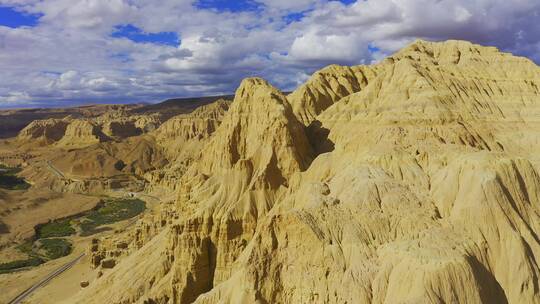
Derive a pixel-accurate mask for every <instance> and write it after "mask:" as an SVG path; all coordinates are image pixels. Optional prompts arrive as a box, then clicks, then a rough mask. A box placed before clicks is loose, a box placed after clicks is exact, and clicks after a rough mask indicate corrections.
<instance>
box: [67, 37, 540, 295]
mask: <svg viewBox="0 0 540 304" xmlns="http://www.w3.org/2000/svg"><path fill="white" fill-rule="evenodd" d="M361 75H363V77H361ZM539 88H540V68H539V67H538V66H537V65H535V64H534V63H533V62H531V61H530V60H527V59H525V58H520V57H515V56H512V55H510V54H505V53H501V52H499V51H498V50H497V49H495V48H492V47H482V46H479V45H475V44H471V43H468V42H464V41H447V42H440V43H432V42H426V41H420V40H419V41H416V42H414V43H413V44H411V45H410V46H408V47H406V48H404V49H403V50H401V51H400V52H398V53H397V54H395V55H393V56H391V57H389V58H387V59H386V60H384V61H382V62H381V63H379V64H377V65H376V66H370V67H353V68H344V67H331V68H329V69H326V70H323V71H322V72H321V73H319V74H316V75H315V76H314V77H313V78H312V80H310V81H308V83H307V84H305V85H304V86H302V87H301V88H299V89H298V90H297V91H295V92H294V93H292V94H291V95H289V97H288V98H289V100H287V98H286V97H285V96H283V94H282V93H280V92H279V91H278V90H276V89H275V88H273V87H271V86H270V85H269V84H268V83H267V82H265V81H264V80H262V79H258V78H250V79H246V80H244V81H243V82H242V84H241V86H240V87H239V88H238V90H237V92H236V97H235V100H234V102H233V103H232V104H231V105H230V109H229V110H228V111H227V112H226V113H225V114H224V115H223V118H222V119H221V123H220V124H219V126H218V127H217V128H216V130H215V132H213V133H212V134H208V133H207V132H205V130H206V129H205V128H201V129H190V130H199V131H195V133H197V132H201V134H203V135H202V136H208V137H207V140H204V141H203V142H204V147H203V148H201V151H200V153H199V154H198V155H196V156H193V161H192V162H191V163H190V165H189V166H188V168H187V169H186V170H185V172H184V173H183V174H182V175H181V177H180V178H179V180H178V187H177V189H178V190H177V193H178V198H177V200H176V202H175V203H174V204H167V205H165V204H164V205H163V206H162V211H161V214H159V215H157V216H155V217H152V218H148V219H147V220H145V222H144V223H141V224H140V225H141V226H140V228H139V230H137V231H138V232H137V233H136V234H135V236H134V238H133V240H132V242H133V244H136V246H132V245H130V246H129V248H134V247H135V248H138V249H137V250H134V251H133V252H132V253H131V254H129V255H128V256H127V257H125V258H122V259H120V260H118V264H117V265H116V266H115V267H114V268H113V269H110V270H109V271H108V272H107V273H105V274H104V275H103V277H101V278H99V279H98V280H96V281H95V282H93V283H92V284H91V285H90V286H89V287H87V288H85V289H84V290H81V292H80V293H79V294H78V295H76V296H75V297H74V298H71V299H68V300H66V303H388V304H390V303H392V304H393V303H490V304H491V303H537V304H538V303H540V282H539V277H540V267H539V266H540V264H539V262H538V261H540V240H539V239H540V175H539V174H538V172H539V171H538V170H539V164H540V162H539V157H538V153H537V151H539V149H540V139H539V138H540V123H539V122H538V118H539V117H540V107H539V106H540V89H539ZM289 102H290V103H289ZM171 124H173V123H172V122H171ZM178 126H184V123H178ZM306 126H309V127H306ZM173 133H174V132H173ZM306 133H307V135H306ZM180 134H184V131H180ZM186 134H191V133H186ZM190 136H192V135H190ZM308 139H309V140H308ZM168 153H170V151H169V152H168Z"/></svg>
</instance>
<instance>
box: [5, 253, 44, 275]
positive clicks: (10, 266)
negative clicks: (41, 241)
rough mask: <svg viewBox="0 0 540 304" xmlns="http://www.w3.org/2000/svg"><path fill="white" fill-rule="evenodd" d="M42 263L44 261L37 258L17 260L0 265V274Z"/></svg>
mask: <svg viewBox="0 0 540 304" xmlns="http://www.w3.org/2000/svg"><path fill="white" fill-rule="evenodd" d="M43 262H44V260H43V259H41V258H39V257H31V258H29V259H26V260H17V261H13V262H8V263H1V264H0V274H1V273H9V272H13V271H16V270H19V269H21V268H26V267H33V266H38V265H40V264H43Z"/></svg>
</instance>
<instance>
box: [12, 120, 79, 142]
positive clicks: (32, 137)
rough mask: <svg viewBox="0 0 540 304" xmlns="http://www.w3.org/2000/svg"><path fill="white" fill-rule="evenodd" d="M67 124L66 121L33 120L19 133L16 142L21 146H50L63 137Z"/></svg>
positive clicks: (67, 121)
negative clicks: (31, 144)
mask: <svg viewBox="0 0 540 304" xmlns="http://www.w3.org/2000/svg"><path fill="white" fill-rule="evenodd" d="M68 124H69V120H67V119H45V120H35V121H33V122H31V123H30V124H29V125H28V126H26V127H25V128H24V129H22V130H21V131H20V132H19V134H18V136H17V141H18V142H20V143H22V144H30V143H33V144H41V145H47V144H52V143H54V142H57V141H59V140H60V139H61V138H62V137H63V136H64V134H65V132H66V128H67V126H68Z"/></svg>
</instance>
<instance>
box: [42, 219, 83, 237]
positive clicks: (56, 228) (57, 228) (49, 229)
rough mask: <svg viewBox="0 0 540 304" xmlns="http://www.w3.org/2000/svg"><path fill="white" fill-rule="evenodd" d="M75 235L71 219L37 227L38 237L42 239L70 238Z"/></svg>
mask: <svg viewBox="0 0 540 304" xmlns="http://www.w3.org/2000/svg"><path fill="white" fill-rule="evenodd" d="M74 233H75V228H73V227H72V226H71V220H70V219H69V218H66V219H61V220H55V221H52V222H49V223H47V224H43V225H38V226H37V227H36V235H37V237H38V238H40V239H41V238H50V237H62V236H69V235H72V234H74Z"/></svg>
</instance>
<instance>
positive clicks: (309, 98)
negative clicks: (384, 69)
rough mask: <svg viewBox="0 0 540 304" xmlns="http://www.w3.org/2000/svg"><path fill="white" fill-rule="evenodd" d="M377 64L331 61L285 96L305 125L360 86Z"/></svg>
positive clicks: (373, 75)
mask: <svg viewBox="0 0 540 304" xmlns="http://www.w3.org/2000/svg"><path fill="white" fill-rule="evenodd" d="M377 70H378V67H377V66H373V67H372V66H354V67H346V66H339V65H331V66H328V67H326V68H324V69H322V70H320V71H317V72H316V73H315V74H313V76H311V78H310V79H309V80H308V81H307V82H306V83H305V84H303V85H301V86H300V87H299V88H298V89H296V90H294V92H292V93H291V94H289V96H287V98H288V99H289V102H290V103H291V105H292V107H293V112H294V114H295V115H296V116H297V117H298V119H299V120H300V121H301V122H303V123H304V124H305V125H309V124H310V123H311V122H313V120H315V117H317V115H319V114H320V113H322V112H323V111H324V110H326V109H327V108H328V107H330V106H331V105H332V104H334V103H335V102H337V101H338V100H340V99H341V98H343V97H345V96H347V95H350V94H352V93H356V92H358V91H360V90H361V89H362V88H364V87H365V86H366V85H367V84H368V83H369V81H370V80H371V79H373V78H374V77H375V76H376V75H377Z"/></svg>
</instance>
